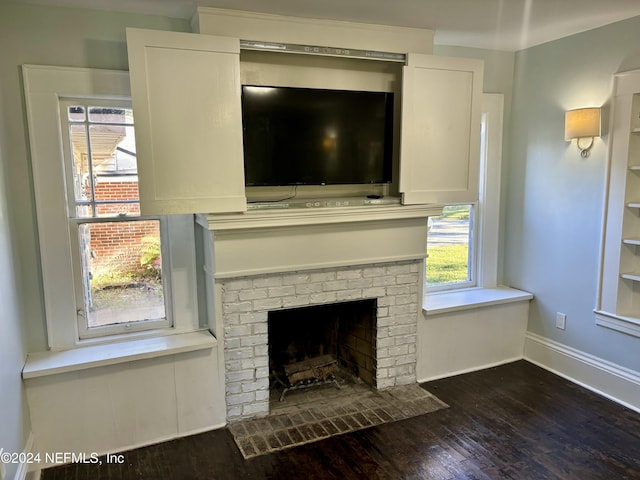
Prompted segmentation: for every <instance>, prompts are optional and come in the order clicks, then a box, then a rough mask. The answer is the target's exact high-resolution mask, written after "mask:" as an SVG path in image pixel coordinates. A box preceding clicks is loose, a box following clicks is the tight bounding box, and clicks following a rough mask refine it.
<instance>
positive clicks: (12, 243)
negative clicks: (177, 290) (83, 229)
mask: <svg viewBox="0 0 640 480" xmlns="http://www.w3.org/2000/svg"><path fill="white" fill-rule="evenodd" d="M128 26H132V27H141V28H151V29H156V30H159V29H164V30H178V31H189V29H190V27H189V23H188V22H187V21H184V20H174V19H167V18H162V17H152V16H141V15H124V14H109V13H104V12H90V11H85V10H79V9H67V8H46V7H34V6H20V5H11V4H6V3H3V4H2V5H0V45H1V46H2V47H1V49H0V306H1V307H2V312H1V314H0V448H4V450H5V451H8V452H20V451H22V449H23V448H24V447H25V443H26V441H27V438H28V436H29V432H30V430H31V425H30V421H29V413H28V406H27V402H26V399H25V395H24V389H23V386H22V381H21V371H22V366H23V365H24V360H25V356H26V353H27V352H29V351H37V350H44V349H45V348H46V345H47V344H46V329H45V319H44V307H43V300H42V284H41V280H40V271H39V270H40V267H39V257H38V245H37V225H36V219H35V211H34V199H33V186H32V181H31V167H30V163H29V157H28V137H27V131H26V118H25V115H24V96H23V91H22V79H21V74H20V66H21V65H22V64H25V63H31V64H42V65H63V66H79V67H94V68H109V69H120V70H126V69H127V68H128V66H127V51H126V45H125V27H128ZM15 471H16V465H15V464H13V465H7V474H8V476H7V478H13V477H14V475H15Z"/></svg>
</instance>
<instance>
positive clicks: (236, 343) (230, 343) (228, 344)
mask: <svg viewBox="0 0 640 480" xmlns="http://www.w3.org/2000/svg"><path fill="white" fill-rule="evenodd" d="M224 348H225V351H227V350H228V349H232V348H240V339H239V338H225V339H224Z"/></svg>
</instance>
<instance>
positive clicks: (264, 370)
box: [255, 367, 269, 378]
mask: <svg viewBox="0 0 640 480" xmlns="http://www.w3.org/2000/svg"><path fill="white" fill-rule="evenodd" d="M255 374H256V378H269V367H258V368H256V369H255Z"/></svg>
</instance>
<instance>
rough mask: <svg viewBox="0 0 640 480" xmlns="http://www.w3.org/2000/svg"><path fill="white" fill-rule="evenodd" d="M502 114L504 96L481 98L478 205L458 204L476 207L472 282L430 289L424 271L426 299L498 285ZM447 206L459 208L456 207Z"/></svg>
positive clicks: (475, 203)
mask: <svg viewBox="0 0 640 480" xmlns="http://www.w3.org/2000/svg"><path fill="white" fill-rule="evenodd" d="M503 112H504V95H503V94H498V93H483V94H482V127H481V143H480V174H479V190H478V191H479V195H478V201H477V202H459V203H457V204H459V205H473V207H474V210H475V211H474V215H473V225H472V235H473V236H474V237H473V240H474V242H473V245H472V246H470V248H469V255H470V257H471V258H470V263H472V264H471V266H470V269H471V272H472V275H473V276H472V281H470V282H457V283H449V284H441V285H437V286H433V287H430V286H428V285H427V280H426V268H425V269H424V272H425V279H424V283H425V288H424V291H425V296H428V295H430V294H446V293H448V292H458V291H462V290H469V289H477V288H494V287H496V286H498V284H499V268H500V266H499V248H500V196H501V193H500V191H501V178H502V141H503V115H504V114H503ZM447 205H456V203H451V204H447ZM445 206H446V205H445ZM427 236H428V233H427ZM425 262H426V260H425ZM425 267H426V263H425Z"/></svg>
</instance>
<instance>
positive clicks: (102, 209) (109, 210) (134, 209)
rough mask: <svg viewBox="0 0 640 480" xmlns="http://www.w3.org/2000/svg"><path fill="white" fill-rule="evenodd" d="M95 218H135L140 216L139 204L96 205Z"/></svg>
mask: <svg viewBox="0 0 640 480" xmlns="http://www.w3.org/2000/svg"><path fill="white" fill-rule="evenodd" d="M95 208H96V217H124V216H126V217H137V216H139V215H140V204H139V203H98V204H97V205H96V206H95Z"/></svg>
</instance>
